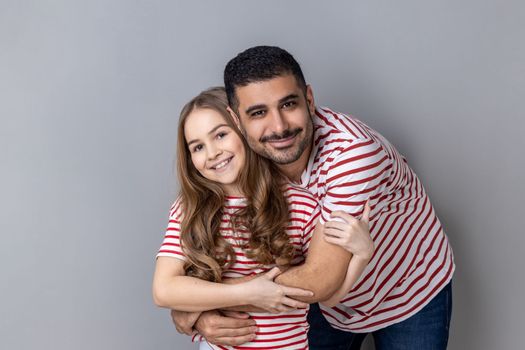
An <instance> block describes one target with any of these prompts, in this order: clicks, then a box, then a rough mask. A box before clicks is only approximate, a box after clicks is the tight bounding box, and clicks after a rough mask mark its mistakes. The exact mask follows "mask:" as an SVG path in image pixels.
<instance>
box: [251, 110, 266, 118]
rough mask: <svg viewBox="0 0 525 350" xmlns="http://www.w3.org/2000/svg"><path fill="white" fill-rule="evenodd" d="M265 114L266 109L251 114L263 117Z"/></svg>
mask: <svg viewBox="0 0 525 350" xmlns="http://www.w3.org/2000/svg"><path fill="white" fill-rule="evenodd" d="M263 115H264V111H255V112H252V113H251V114H250V116H251V117H262V116H263Z"/></svg>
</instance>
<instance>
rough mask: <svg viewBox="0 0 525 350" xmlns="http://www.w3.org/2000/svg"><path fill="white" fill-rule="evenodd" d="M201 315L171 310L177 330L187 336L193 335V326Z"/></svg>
mask: <svg viewBox="0 0 525 350" xmlns="http://www.w3.org/2000/svg"><path fill="white" fill-rule="evenodd" d="M200 315H201V313H200V312H184V311H177V310H171V319H172V320H173V323H174V324H175V328H177V332H179V333H181V334H186V335H191V334H192V333H193V326H194V325H195V322H197V319H198V318H199V316H200Z"/></svg>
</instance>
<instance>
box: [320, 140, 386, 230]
mask: <svg viewBox="0 0 525 350" xmlns="http://www.w3.org/2000/svg"><path fill="white" fill-rule="evenodd" d="M331 159H332V160H331V161H330V162H327V163H326V164H324V169H325V170H324V172H325V176H324V180H323V186H324V191H322V192H324V195H323V197H322V198H321V218H320V219H319V220H320V222H321V223H322V224H325V223H326V222H327V221H330V214H331V213H332V211H335V210H342V211H344V212H346V213H348V214H350V215H352V216H356V217H357V216H359V215H361V214H362V212H363V208H364V205H365V202H366V201H367V200H368V199H370V205H371V206H374V203H376V202H378V201H380V200H383V199H384V198H382V197H383V196H384V195H385V194H386V192H387V187H388V180H389V176H390V173H391V171H392V161H391V159H390V157H389V156H388V154H387V152H386V151H385V150H384V149H383V147H382V145H381V144H379V143H378V142H376V141H374V140H372V139H357V140H354V141H352V142H348V143H346V145H345V147H342V148H341V149H340V150H339V151H338V154H336V155H334V157H333V158H331Z"/></svg>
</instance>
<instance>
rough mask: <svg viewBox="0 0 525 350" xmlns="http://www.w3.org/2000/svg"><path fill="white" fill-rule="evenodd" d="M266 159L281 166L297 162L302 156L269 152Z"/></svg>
mask: <svg viewBox="0 0 525 350" xmlns="http://www.w3.org/2000/svg"><path fill="white" fill-rule="evenodd" d="M265 157H266V158H268V159H269V160H271V161H272V162H274V163H277V164H279V165H286V164H290V163H293V162H295V161H296V160H298V159H299V157H300V155H296V154H294V153H291V154H290V153H289V152H275V151H274V152H267V153H266V155H265Z"/></svg>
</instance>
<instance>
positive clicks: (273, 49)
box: [224, 46, 306, 110]
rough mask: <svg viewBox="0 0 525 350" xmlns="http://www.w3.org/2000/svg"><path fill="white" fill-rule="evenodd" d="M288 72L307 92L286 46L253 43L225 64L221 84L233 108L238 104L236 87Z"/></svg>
mask: <svg viewBox="0 0 525 350" xmlns="http://www.w3.org/2000/svg"><path fill="white" fill-rule="evenodd" d="M290 73H291V74H293V76H294V77H295V80H296V81H297V84H298V85H299V87H301V89H302V90H303V92H304V93H306V82H305V80H304V76H303V72H302V71H301V67H300V66H299V63H297V61H296V60H295V58H293V56H292V55H290V53H288V52H287V51H286V50H283V49H281V48H279V47H277V46H254V47H251V48H249V49H247V50H245V51H243V52H241V53H240V54H238V55H237V56H236V57H234V58H232V59H231V60H230V62H228V64H227V65H226V68H224V87H225V89H226V95H227V96H228V103H229V105H230V107H231V108H233V109H234V110H237V109H238V107H239V105H238V104H239V101H238V100H237V96H235V88H236V87H241V86H246V85H248V84H250V83H253V82H259V81H265V80H270V79H272V78H275V77H277V76H281V75H286V74H290Z"/></svg>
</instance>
